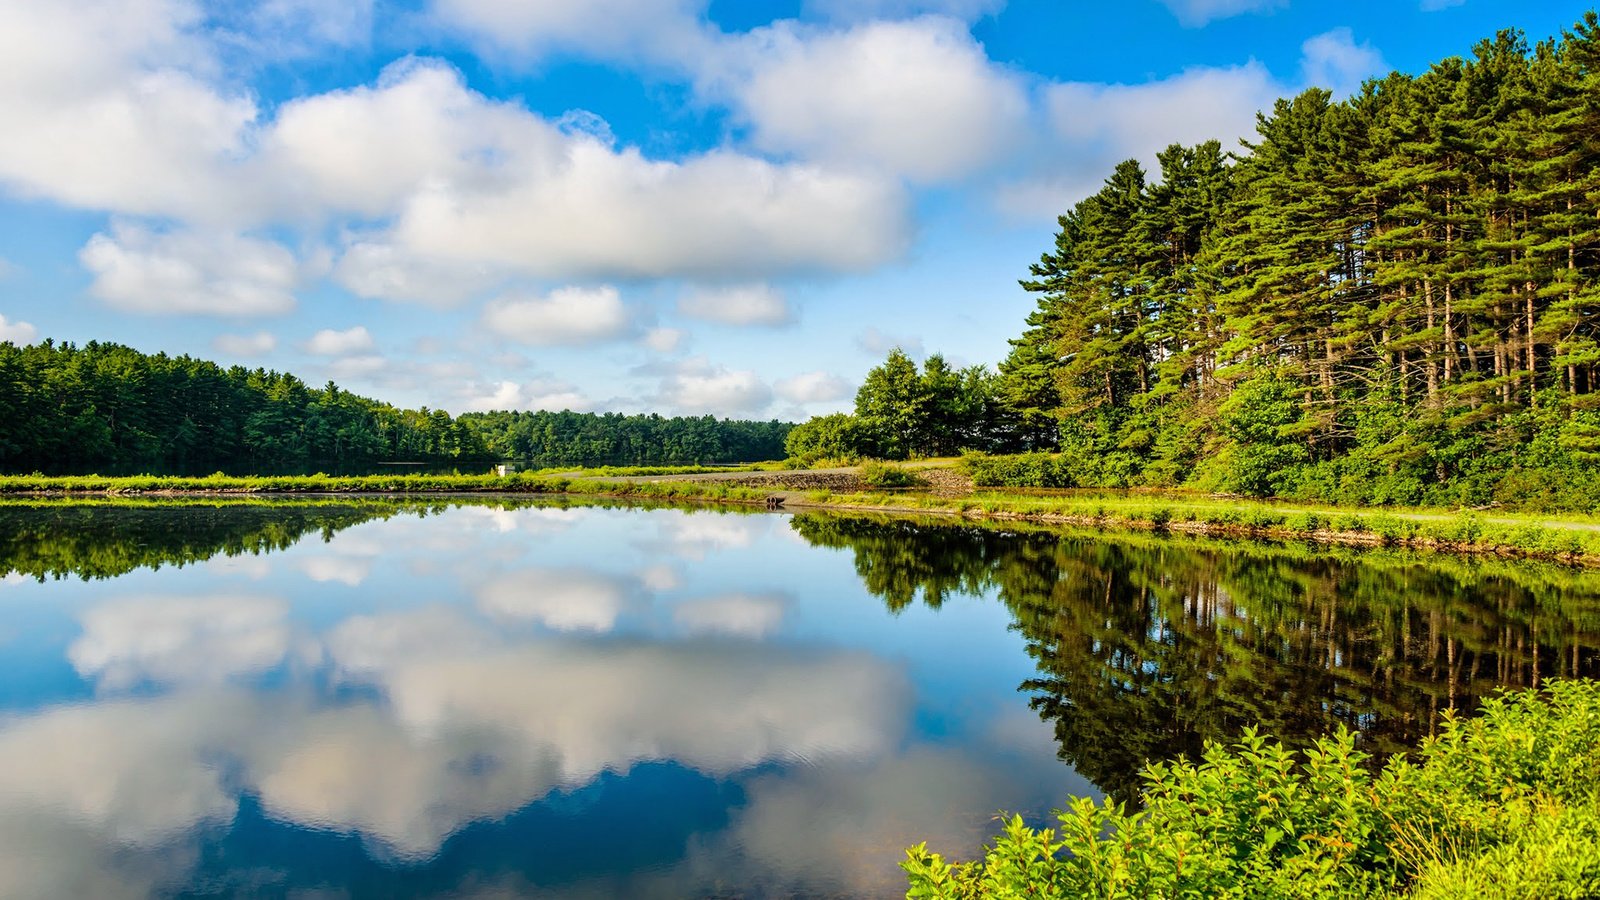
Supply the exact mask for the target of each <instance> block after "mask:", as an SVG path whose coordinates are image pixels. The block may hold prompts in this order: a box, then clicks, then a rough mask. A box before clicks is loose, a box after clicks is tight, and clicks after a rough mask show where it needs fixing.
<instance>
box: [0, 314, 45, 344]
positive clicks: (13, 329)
mask: <svg viewBox="0 0 1600 900" xmlns="http://www.w3.org/2000/svg"><path fill="white" fill-rule="evenodd" d="M38 336H39V329H37V328H35V327H33V325H32V323H29V322H22V321H15V320H11V319H7V318H6V317H5V316H3V315H0V341H10V342H11V343H13V344H16V345H17V346H18V347H21V346H22V345H24V344H31V343H33V341H34V339H35V338H37V337H38Z"/></svg>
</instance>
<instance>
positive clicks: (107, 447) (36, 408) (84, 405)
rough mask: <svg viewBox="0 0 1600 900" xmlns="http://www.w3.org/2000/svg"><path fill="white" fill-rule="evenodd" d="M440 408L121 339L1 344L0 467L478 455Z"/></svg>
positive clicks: (470, 435)
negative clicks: (143, 348) (400, 405)
mask: <svg viewBox="0 0 1600 900" xmlns="http://www.w3.org/2000/svg"><path fill="white" fill-rule="evenodd" d="M487 458H488V453H487V451H486V450H485V448H484V446H483V443H482V442H481V441H480V440H479V439H478V437H477V435H476V434H475V433H474V432H473V431H472V430H470V429H469V428H467V427H465V426H464V425H462V424H461V423H460V422H458V421H456V420H454V419H452V418H451V417H450V415H449V414H448V413H446V412H444V411H443V410H429V409H426V408H423V409H417V410H411V409H397V408H395V407H393V406H390V405H388V404H386V403H380V402H378V401H375V400H369V399H367V398H365V397H358V396H356V395H355V394H351V393H349V392H348V391H344V390H341V389H339V387H338V386H337V385H335V384H333V383H332V382H329V383H328V384H327V385H325V386H324V387H321V388H313V387H310V386H308V385H306V383H305V382H303V381H301V380H300V379H299V378H296V377H295V376H293V375H290V374H287V373H283V372H274V371H269V370H266V369H246V368H243V367H241V366H234V367H232V368H228V369H224V368H222V367H221V366H218V365H217V364H216V363H212V362H207V361H205V360H200V359H194V358H192V357H189V356H177V357H173V356H167V355H166V354H165V353H157V354H154V355H149V354H145V353H140V352H139V351H137V350H134V349H132V348H129V347H125V346H122V345H120V344H111V343H100V342H95V341H90V342H89V343H87V344H84V345H83V346H82V347H78V346H75V345H73V344H70V343H62V344H57V343H55V342H53V341H49V340H46V341H44V342H42V343H39V344H34V345H30V346H25V347H17V346H15V345H13V344H11V343H0V471H6V472H30V471H42V472H47V473H70V472H93V471H101V472H113V471H156V470H161V471H173V472H180V473H181V472H209V471H214V470H219V469H220V470H228V471H232V472H260V473H272V472H292V471H297V470H301V469H304V468H307V467H328V468H341V467H352V466H361V465H367V464H373V463H378V462H387V461H426V462H449V461H456V460H482V459H487Z"/></svg>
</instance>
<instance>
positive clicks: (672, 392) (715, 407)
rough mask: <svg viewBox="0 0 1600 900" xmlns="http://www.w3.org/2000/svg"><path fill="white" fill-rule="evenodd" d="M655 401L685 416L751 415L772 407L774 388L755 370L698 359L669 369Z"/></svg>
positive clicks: (686, 361)
mask: <svg viewBox="0 0 1600 900" xmlns="http://www.w3.org/2000/svg"><path fill="white" fill-rule="evenodd" d="M653 399H654V401H655V402H656V403H658V404H660V405H662V406H665V407H667V408H670V409H672V410H674V411H676V412H679V413H681V414H684V415H705V414H707V413H710V414H713V415H719V416H738V415H752V414H755V413H758V412H760V411H762V410H764V409H766V408H767V406H768V405H770V404H771V403H772V388H771V387H769V386H768V385H767V383H766V382H765V381H763V380H761V376H759V375H757V374H756V373H755V372H754V371H752V370H749V369H739V370H732V369H729V368H727V367H726V366H720V365H712V364H711V363H709V362H707V361H706V360H705V359H700V358H696V359H690V360H685V361H684V362H682V363H679V364H677V365H672V366H669V374H667V375H666V377H664V378H663V379H662V380H661V384H660V388H659V389H658V391H657V392H656V395H655V397H654V398H653Z"/></svg>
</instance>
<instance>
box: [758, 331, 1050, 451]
mask: <svg viewBox="0 0 1600 900" xmlns="http://www.w3.org/2000/svg"><path fill="white" fill-rule="evenodd" d="M1000 388H1001V383H1000V380H999V378H998V377H997V376H996V375H995V373H993V372H991V371H990V370H989V369H988V367H986V366H968V367H967V368H965V369H956V368H954V367H952V366H951V365H950V364H949V363H948V362H946V361H945V358H944V357H943V356H942V355H940V354H937V353H935V354H933V355H932V356H929V357H928V358H927V359H926V360H924V361H923V363H922V366H921V368H920V370H919V369H918V366H917V363H916V361H915V360H913V359H912V358H911V357H910V356H908V355H907V354H906V353H905V351H903V350H900V349H895V350H891V351H889V355H888V357H887V358H886V359H885V360H884V361H883V364H882V365H879V366H877V367H876V368H874V369H872V371H870V372H868V373H867V377H866V380H865V381H864V382H863V383H862V385H861V389H860V390H859V391H857V392H856V405H855V412H854V414H847V413H835V414H833V415H827V416H816V417H814V418H812V419H811V420H810V421H807V422H804V423H802V424H800V425H797V426H795V428H794V430H793V431H791V432H790V433H789V437H788V442H787V450H788V453H789V456H791V457H794V458H798V459H801V460H806V461H816V460H820V459H849V458H854V457H860V456H870V457H876V458H880V459H905V458H906V457H908V456H948V455H952V454H955V453H959V452H961V451H963V450H1000V451H1010V450H1020V449H1032V446H1031V445H1030V444H1029V435H1028V433H1027V429H1025V428H1024V427H1023V423H1022V421H1021V419H1020V418H1019V416H1018V415H1017V414H1016V413H1015V412H1014V411H1013V410H1012V408H1011V406H1009V405H1008V404H1007V403H1006V402H1005V399H1004V398H1003V397H1002V395H1001V393H1000Z"/></svg>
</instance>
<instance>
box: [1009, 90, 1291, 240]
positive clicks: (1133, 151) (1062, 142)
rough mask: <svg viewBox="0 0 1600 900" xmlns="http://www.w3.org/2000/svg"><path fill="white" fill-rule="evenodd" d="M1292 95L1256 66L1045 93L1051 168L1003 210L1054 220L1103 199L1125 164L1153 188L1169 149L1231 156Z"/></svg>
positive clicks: (1016, 186)
mask: <svg viewBox="0 0 1600 900" xmlns="http://www.w3.org/2000/svg"><path fill="white" fill-rule="evenodd" d="M1289 92H1290V88H1289V87H1288V86H1286V85H1284V84H1282V83H1281V82H1279V81H1277V80H1276V79H1274V78H1273V77H1272V73H1271V72H1269V71H1268V70H1267V68H1266V67H1265V66H1263V65H1262V64H1260V63H1259V62H1255V61H1253V60H1252V61H1251V62H1248V63H1245V64H1244V65H1240V66H1234V67H1231V68H1205V67H1201V68H1193V69H1186V70H1185V71H1183V72H1181V73H1179V74H1177V75H1173V76H1171V77H1168V78H1164V79H1161V80H1158V81H1150V82H1144V83H1141V84H1098V83H1088V82H1064V83H1057V84H1052V85H1050V86H1049V87H1047V88H1045V89H1044V91H1043V92H1042V104H1043V114H1044V116H1045V117H1046V119H1047V121H1048V122H1049V124H1050V128H1051V131H1053V141H1052V145H1051V148H1050V156H1051V162H1049V163H1048V164H1046V165H1045V166H1043V167H1041V168H1040V169H1039V170H1038V171H1036V172H1035V174H1034V175H1032V176H1031V177H1028V178H1025V179H1022V180H1020V181H1018V182H1015V183H1013V184H1010V185H1008V186H1006V187H1003V188H1002V189H1001V190H1000V192H999V195H998V201H999V204H1000V207H1001V208H1002V209H1004V210H1006V211H1008V212H1010V213H1013V214H1015V215H1019V216H1023V217H1030V218H1033V217H1037V218H1045V217H1050V218H1053V217H1055V216H1056V215H1059V214H1060V213H1061V211H1062V210H1064V209H1067V208H1069V207H1070V206H1071V205H1072V204H1073V203H1076V202H1077V201H1079V200H1081V199H1083V198H1084V197H1087V196H1089V195H1090V194H1093V193H1095V192H1096V191H1098V190H1099V189H1100V187H1101V185H1102V183H1103V182H1104V181H1105V179H1106V177H1107V176H1108V175H1110V174H1111V170H1112V168H1113V167H1114V166H1115V165H1116V164H1117V163H1118V162H1121V161H1122V160H1125V159H1130V158H1131V159H1138V160H1140V161H1141V162H1142V163H1143V164H1144V166H1145V170H1146V172H1147V173H1148V174H1149V175H1150V177H1151V178H1152V180H1154V178H1156V177H1158V176H1159V172H1158V171H1157V167H1156V161H1155V155H1156V153H1157V152H1158V151H1160V150H1161V149H1162V148H1164V147H1166V146H1167V145H1169V144H1173V143H1179V144H1196V143H1200V142H1202V141H1207V140H1213V139H1215V140H1219V141H1221V142H1222V146H1223V149H1224V150H1232V149H1234V148H1236V147H1237V146H1238V144H1237V141H1238V140H1239V139H1240V138H1243V137H1247V136H1250V135H1253V134H1254V133H1255V126H1256V112H1257V111H1258V110H1261V109H1267V108H1270V107H1271V106H1272V103H1273V102H1274V101H1275V100H1277V98H1279V97H1281V96H1283V95H1284V94H1286V93H1289Z"/></svg>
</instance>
